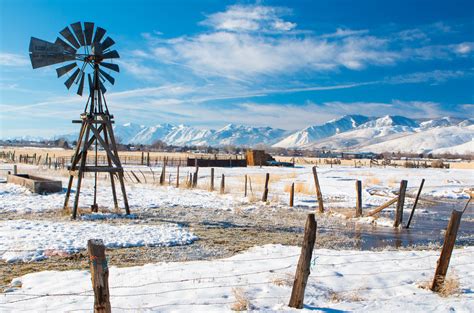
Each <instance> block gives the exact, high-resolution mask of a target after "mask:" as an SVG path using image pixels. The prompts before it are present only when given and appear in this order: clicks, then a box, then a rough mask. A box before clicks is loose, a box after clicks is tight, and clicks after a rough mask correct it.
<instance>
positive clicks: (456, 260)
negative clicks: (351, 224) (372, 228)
mask: <svg viewBox="0 0 474 313" xmlns="http://www.w3.org/2000/svg"><path fill="white" fill-rule="evenodd" d="M299 253H300V248H298V247H288V246H281V245H266V246H261V247H254V248H252V249H250V250H249V251H246V252H244V253H242V254H238V255H235V256H233V257H231V258H228V259H222V260H213V261H195V262H183V263H158V264H148V265H145V266H140V267H131V268H116V267H114V265H113V264H109V266H110V276H109V286H110V301H111V305H112V311H113V312H230V311H231V309H232V307H233V306H234V305H235V303H236V294H241V295H243V302H244V303H245V302H248V306H249V308H251V309H252V310H254V311H260V312H273V311H295V312H296V311H298V310H292V309H290V308H289V307H287V304H288V300H289V298H290V294H291V288H292V282H293V277H294V272H295V268H296V264H297V260H298V256H299ZM438 256H439V252H435V251H384V252H370V251H364V252H362V251H335V250H325V249H317V250H315V251H314V253H313V261H312V265H311V275H310V276H309V280H308V285H307V287H306V293H305V307H304V311H318V312H319V311H320V312H343V311H364V312H396V311H399V312H447V311H450V312H472V311H474V293H473V292H472V289H473V285H472V275H473V272H474V263H473V262H472V259H473V257H474V248H472V247H469V248H465V249H457V250H455V251H454V253H453V256H452V259H451V264H450V274H449V275H451V274H452V273H455V275H456V277H457V280H458V281H459V284H460V286H459V287H460V290H461V291H460V292H461V293H460V294H459V295H453V296H450V297H447V298H443V297H441V296H439V295H437V294H434V293H432V292H431V291H430V290H427V289H423V288H420V286H425V285H427V283H429V282H430V281H431V280H432V277H433V274H434V269H435V266H436V261H437V259H438ZM449 275H448V277H449ZM53 282H54V283H53ZM7 291H8V292H6V293H4V294H2V295H0V309H1V310H2V312H26V311H35V312H46V311H48V312H72V311H90V310H91V308H92V307H93V301H94V299H93V293H92V290H91V280H90V273H89V272H88V271H64V272H58V271H47V272H39V273H33V274H28V275H25V276H23V277H20V278H18V279H15V280H14V281H13V282H12V284H11V286H10V287H7Z"/></svg>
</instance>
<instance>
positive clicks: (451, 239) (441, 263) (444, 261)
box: [431, 210, 462, 292]
mask: <svg viewBox="0 0 474 313" xmlns="http://www.w3.org/2000/svg"><path fill="white" fill-rule="evenodd" d="M461 217H462V212H459V211H456V210H453V212H452V213H451V218H450V219H449V223H448V228H447V229H446V234H445V235H444V243H443V248H442V250H441V254H440V256H439V260H438V263H437V265H436V271H435V275H434V278H433V283H432V284H431V290H432V291H434V292H439V291H440V289H441V287H442V286H443V284H444V280H445V279H446V274H447V272H448V267H449V261H450V259H451V254H452V253H453V248H454V244H455V243H456V236H457V234H458V230H459V225H460V224H461Z"/></svg>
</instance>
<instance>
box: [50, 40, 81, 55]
mask: <svg viewBox="0 0 474 313" xmlns="http://www.w3.org/2000/svg"><path fill="white" fill-rule="evenodd" d="M54 44H56V45H60V46H61V47H63V49H64V50H65V51H67V52H70V53H76V50H77V49H74V48H73V47H71V46H70V45H69V44H68V43H66V42H65V41H64V40H62V39H61V38H59V37H57V38H56V41H55V42H54Z"/></svg>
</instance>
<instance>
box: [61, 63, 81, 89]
mask: <svg viewBox="0 0 474 313" xmlns="http://www.w3.org/2000/svg"><path fill="white" fill-rule="evenodd" d="M80 71H81V70H80V69H78V68H77V69H76V70H75V71H74V73H72V75H71V76H70V77H69V78H68V79H67V80H66V81H65V82H64V85H66V87H67V89H69V88H71V86H72V83H73V82H74V80H75V79H76V78H77V75H79V72H80Z"/></svg>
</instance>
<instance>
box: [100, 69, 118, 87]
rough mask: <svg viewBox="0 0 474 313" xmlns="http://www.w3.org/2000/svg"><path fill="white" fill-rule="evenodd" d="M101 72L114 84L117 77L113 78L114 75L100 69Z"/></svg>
mask: <svg viewBox="0 0 474 313" xmlns="http://www.w3.org/2000/svg"><path fill="white" fill-rule="evenodd" d="M99 73H100V74H101V75H102V76H104V77H105V79H107V80H108V81H109V83H111V84H112V85H113V84H115V78H113V77H112V76H110V75H109V74H108V73H107V72H105V71H103V70H101V69H99Z"/></svg>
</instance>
